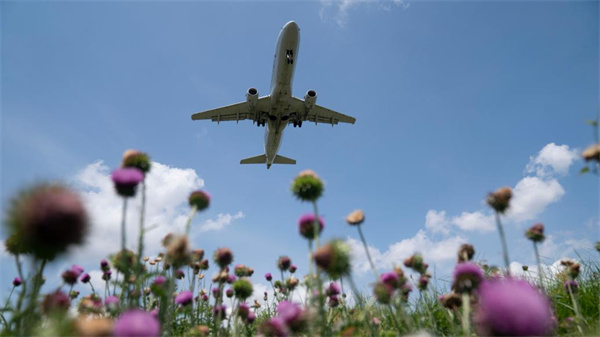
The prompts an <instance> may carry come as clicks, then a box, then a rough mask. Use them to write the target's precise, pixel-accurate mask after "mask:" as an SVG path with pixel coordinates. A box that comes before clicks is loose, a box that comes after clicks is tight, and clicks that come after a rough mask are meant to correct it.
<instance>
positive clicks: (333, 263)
mask: <svg viewBox="0 0 600 337" xmlns="http://www.w3.org/2000/svg"><path fill="white" fill-rule="evenodd" d="M313 259H314V260H315V262H316V264H317V266H319V267H320V268H321V269H323V270H324V271H325V272H326V273H327V275H329V277H330V278H331V279H333V280H337V279H339V278H340V277H342V276H345V275H348V274H350V247H348V245H347V244H346V243H345V242H344V241H343V240H340V239H335V240H331V241H329V242H328V243H326V244H325V245H323V246H321V247H319V249H317V250H316V251H315V254H314V255H313Z"/></svg>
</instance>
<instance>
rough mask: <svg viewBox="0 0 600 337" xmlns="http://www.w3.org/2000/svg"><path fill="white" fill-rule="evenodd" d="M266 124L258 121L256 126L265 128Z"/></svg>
mask: <svg viewBox="0 0 600 337" xmlns="http://www.w3.org/2000/svg"><path fill="white" fill-rule="evenodd" d="M265 123H266V121H261V120H258V121H256V126H258V127H261V126H265Z"/></svg>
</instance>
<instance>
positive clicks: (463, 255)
mask: <svg viewBox="0 0 600 337" xmlns="http://www.w3.org/2000/svg"><path fill="white" fill-rule="evenodd" d="M474 255H475V247H473V245H470V244H468V243H463V244H462V245H460V247H459V248H458V262H467V261H471V260H472V259H473V256H474Z"/></svg>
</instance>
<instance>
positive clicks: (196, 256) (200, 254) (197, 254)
mask: <svg viewBox="0 0 600 337" xmlns="http://www.w3.org/2000/svg"><path fill="white" fill-rule="evenodd" d="M202 259H204V249H194V250H192V261H193V262H200V261H202Z"/></svg>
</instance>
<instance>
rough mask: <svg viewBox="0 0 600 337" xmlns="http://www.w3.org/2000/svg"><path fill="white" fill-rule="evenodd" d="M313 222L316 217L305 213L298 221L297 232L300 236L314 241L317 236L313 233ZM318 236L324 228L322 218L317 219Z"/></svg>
mask: <svg viewBox="0 0 600 337" xmlns="http://www.w3.org/2000/svg"><path fill="white" fill-rule="evenodd" d="M315 221H316V217H315V215H314V213H306V214H304V215H303V216H301V217H300V219H298V230H299V231H300V235H302V236H303V237H304V238H306V239H308V240H314V239H315V238H316V237H317V235H316V233H315ZM317 226H318V227H319V234H321V232H322V231H323V227H325V222H324V221H323V218H322V217H319V221H318V225H317Z"/></svg>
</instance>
